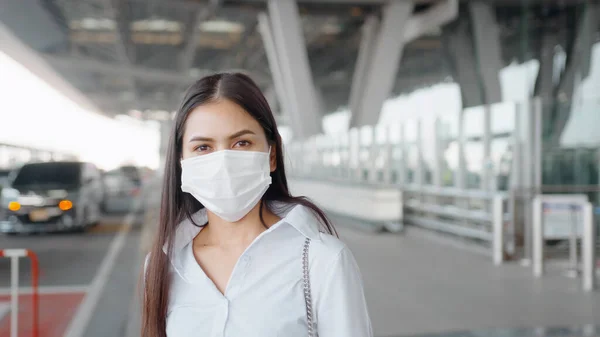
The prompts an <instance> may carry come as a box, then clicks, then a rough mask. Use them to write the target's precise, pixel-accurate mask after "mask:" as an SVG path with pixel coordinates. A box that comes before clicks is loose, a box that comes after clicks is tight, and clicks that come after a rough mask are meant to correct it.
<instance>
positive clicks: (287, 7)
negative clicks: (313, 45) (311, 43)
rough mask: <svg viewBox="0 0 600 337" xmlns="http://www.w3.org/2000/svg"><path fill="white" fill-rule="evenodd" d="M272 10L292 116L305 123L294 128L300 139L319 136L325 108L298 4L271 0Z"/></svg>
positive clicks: (275, 39)
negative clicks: (314, 77) (318, 93)
mask: <svg viewBox="0 0 600 337" xmlns="http://www.w3.org/2000/svg"><path fill="white" fill-rule="evenodd" d="M268 10H269V17H270V21H271V22H270V23H271V26H270V27H271V31H272V33H273V41H274V42H275V48H276V53H277V55H278V56H279V57H278V60H279V61H280V62H279V63H280V65H281V70H282V71H281V72H282V78H283V82H284V86H285V89H286V93H287V97H289V103H290V104H289V108H290V109H291V112H290V113H291V114H295V116H297V117H295V118H298V119H299V121H300V122H301V123H298V124H299V125H297V126H293V127H295V128H297V129H298V130H299V133H298V134H297V135H296V137H298V136H299V137H308V136H311V135H315V134H318V133H320V132H321V129H322V126H321V115H322V108H321V107H320V106H319V101H318V99H317V98H316V97H315V96H316V95H315V94H316V90H315V86H314V81H313V76H312V73H311V69H310V65H309V63H308V55H307V51H306V44H305V42H304V37H303V35H302V27H301V22H300V14H299V12H298V5H297V4H296V1H295V0H269V2H268ZM295 118H294V119H295Z"/></svg>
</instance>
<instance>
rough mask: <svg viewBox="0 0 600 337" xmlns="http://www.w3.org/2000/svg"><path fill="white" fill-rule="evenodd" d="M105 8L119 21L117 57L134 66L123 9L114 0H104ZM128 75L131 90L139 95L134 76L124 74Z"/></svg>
mask: <svg viewBox="0 0 600 337" xmlns="http://www.w3.org/2000/svg"><path fill="white" fill-rule="evenodd" d="M103 4H104V9H105V11H106V14H107V15H108V17H109V18H111V19H112V20H114V21H115V22H116V23H117V34H116V39H115V49H116V51H117V58H118V60H119V62H120V63H121V64H122V65H124V66H127V67H131V66H132V62H131V59H130V58H129V52H128V51H129V50H130V48H128V45H129V33H128V32H129V29H128V28H127V27H128V26H129V22H127V21H126V18H124V14H123V11H121V10H119V9H117V8H115V5H114V1H113V0H104V2H103ZM124 75H125V76H126V77H127V83H128V85H129V87H130V90H131V92H132V93H133V94H134V95H136V97H137V86H136V84H135V78H134V76H131V75H129V74H124Z"/></svg>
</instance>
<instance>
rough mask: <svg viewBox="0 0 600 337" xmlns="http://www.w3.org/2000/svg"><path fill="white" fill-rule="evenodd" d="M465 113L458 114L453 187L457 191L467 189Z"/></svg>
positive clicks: (462, 111) (461, 111)
mask: <svg viewBox="0 0 600 337" xmlns="http://www.w3.org/2000/svg"><path fill="white" fill-rule="evenodd" d="M465 138H466V137H465V111H464V110H460V111H459V112H458V135H457V139H458V168H457V170H456V179H455V181H454V186H455V187H457V188H459V189H465V188H467V162H466V159H465V143H466V141H465Z"/></svg>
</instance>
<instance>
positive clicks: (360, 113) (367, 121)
mask: <svg viewBox="0 0 600 337" xmlns="http://www.w3.org/2000/svg"><path fill="white" fill-rule="evenodd" d="M412 11H413V3H412V2H411V1H396V2H390V3H389V4H388V5H387V6H386V8H385V10H384V12H383V20H382V22H381V28H380V30H379V35H378V36H377V39H376V41H375V42H374V46H373V51H372V53H373V54H372V56H371V57H370V59H371V62H370V67H369V70H368V72H367V76H366V78H364V79H363V80H364V81H363V82H364V83H362V84H361V86H362V88H363V90H364V91H362V94H361V96H360V97H356V98H355V97H353V98H351V100H352V101H354V102H357V106H356V108H355V110H353V111H352V116H351V118H350V127H355V126H363V125H375V124H377V121H378V119H379V113H380V111H381V108H382V106H383V102H384V101H385V100H386V99H387V98H388V96H389V95H390V93H391V92H392V90H393V87H394V82H395V80H396V75H397V73H398V69H399V67H400V59H401V57H402V52H403V49H404V45H405V41H404V39H399V38H398V33H399V32H403V31H404V28H405V26H406V23H407V21H408V20H409V18H410V16H411V14H412ZM366 52H368V51H365V53H366ZM357 76H360V74H359V75H357ZM356 85H358V84H356ZM355 90H357V89H355Z"/></svg>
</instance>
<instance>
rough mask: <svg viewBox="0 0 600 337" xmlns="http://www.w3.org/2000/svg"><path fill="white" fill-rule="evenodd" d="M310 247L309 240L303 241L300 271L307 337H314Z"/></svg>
mask: <svg viewBox="0 0 600 337" xmlns="http://www.w3.org/2000/svg"><path fill="white" fill-rule="evenodd" d="M309 247H310V238H306V241H304V251H303V252H302V269H303V272H304V300H305V301H306V322H307V323H308V337H316V335H315V331H314V325H313V321H314V318H313V309H312V295H311V290H310V275H309V269H308V249H309Z"/></svg>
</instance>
